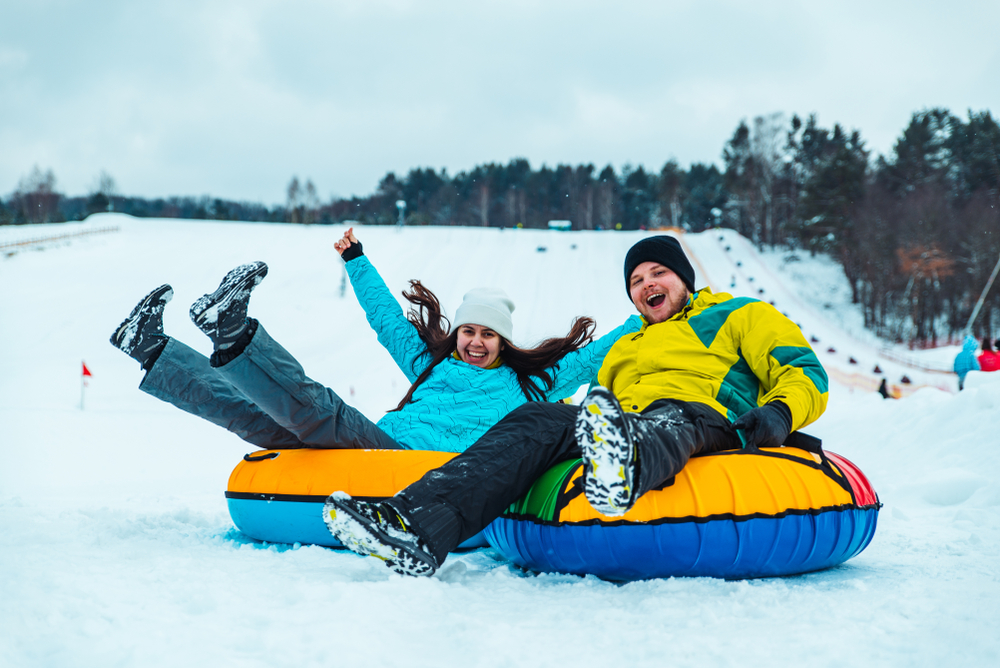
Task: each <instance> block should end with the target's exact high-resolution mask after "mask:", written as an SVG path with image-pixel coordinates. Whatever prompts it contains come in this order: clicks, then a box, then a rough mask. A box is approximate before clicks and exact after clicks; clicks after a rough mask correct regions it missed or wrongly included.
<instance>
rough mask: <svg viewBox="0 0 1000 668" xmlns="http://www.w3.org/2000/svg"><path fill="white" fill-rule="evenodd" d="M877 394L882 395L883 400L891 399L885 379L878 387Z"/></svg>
mask: <svg viewBox="0 0 1000 668" xmlns="http://www.w3.org/2000/svg"><path fill="white" fill-rule="evenodd" d="M878 393H879V394H881V395H882V398H883V399H892V398H893V397H892V395H891V394H890V393H889V383H887V382H886V380H885V378H883V379H882V382H881V383H879V385H878Z"/></svg>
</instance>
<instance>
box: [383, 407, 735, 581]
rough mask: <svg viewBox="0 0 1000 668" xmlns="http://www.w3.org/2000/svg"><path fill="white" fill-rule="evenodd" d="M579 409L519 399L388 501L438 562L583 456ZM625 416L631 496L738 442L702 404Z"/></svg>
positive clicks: (723, 422)
mask: <svg viewBox="0 0 1000 668" xmlns="http://www.w3.org/2000/svg"><path fill="white" fill-rule="evenodd" d="M580 410H581V409H580V407H579V406H570V405H566V404H556V403H527V404H524V405H522V406H520V407H518V408H517V409H515V410H514V411H512V412H511V413H510V414H508V415H507V416H506V417H505V418H503V419H502V420H500V422H498V423H497V424H495V425H494V426H493V427H492V428H491V429H490V430H489V431H487V432H486V433H485V434H483V436H482V437H481V438H480V439H479V440H478V441H476V442H475V443H474V444H473V445H472V446H471V447H470V448H469V449H468V450H466V451H465V452H463V453H462V454H460V455H458V456H457V457H455V458H454V459H452V460H451V461H449V462H448V463H447V464H445V465H444V466H441V467H440V468H437V469H434V470H433V471H429V472H427V473H426V474H425V475H424V476H423V477H422V478H421V479H420V480H418V481H417V482H415V483H413V484H412V485H410V486H409V487H407V488H406V489H404V490H402V491H401V492H399V493H398V494H397V495H396V496H395V497H393V498H392V499H390V503H391V504H392V505H394V506H397V507H398V508H399V509H401V510H403V511H404V512H405V513H406V515H407V516H408V517H409V518H410V520H411V521H412V522H413V524H414V525H415V529H416V531H417V533H418V534H419V535H420V536H421V537H423V538H424V540H425V541H426V542H427V544H428V546H429V547H430V549H431V551H432V552H433V553H434V556H435V557H437V559H438V562H439V563H440V562H442V561H443V560H444V558H445V557H446V556H447V554H448V552H450V551H452V550H453V549H455V548H456V547H457V546H458V545H459V544H460V543H461V542H462V541H465V540H467V539H469V538H471V537H472V536H474V535H475V534H477V533H478V532H480V531H482V530H483V529H484V528H485V527H486V525H488V524H489V523H490V522H492V521H493V520H494V519H496V518H497V517H499V516H500V514H501V513H502V512H503V511H504V510H505V509H506V508H507V507H508V506H509V505H510V504H511V503H513V502H514V501H515V500H517V499H518V498H519V497H520V496H521V495H523V494H524V493H525V492H526V491H528V488H530V487H531V485H532V484H533V483H534V482H535V481H536V480H537V479H538V478H539V477H540V476H541V475H542V474H543V473H545V471H547V470H548V469H550V468H551V467H552V466H554V465H556V464H558V463H559V462H563V461H566V460H569V459H576V458H579V457H581V456H582V450H581V448H580V446H579V445H578V444H577V442H576V436H575V432H576V418H577V415H578V413H579V411H580ZM627 419H628V420H629V421H630V427H631V431H632V434H633V437H634V443H635V447H636V450H637V461H638V467H637V478H638V482H637V483H635V484H636V493H637V496H636V498H638V496H641V495H642V494H644V493H646V492H648V491H649V490H652V489H656V488H658V487H660V486H661V485H662V484H663V483H664V482H665V481H667V480H668V479H670V478H671V477H673V476H674V475H676V474H677V472H678V471H680V470H681V469H682V468H684V465H685V464H687V462H688V459H689V458H690V457H691V455H694V454H698V453H702V452H718V451H719V450H731V449H736V448H740V447H741V446H742V443H741V441H740V439H739V436H738V435H737V433H736V430H735V429H733V427H732V425H731V424H730V423H729V421H728V420H726V419H725V418H724V417H723V416H722V415H720V414H719V413H718V412H717V411H715V410H713V409H711V408H709V407H708V406H706V405H704V404H698V403H688V402H683V401H676V400H671V399H661V400H659V401H656V402H654V403H653V404H651V405H650V406H649V407H648V408H647V409H646V410H645V411H643V413H642V414H628V417H627Z"/></svg>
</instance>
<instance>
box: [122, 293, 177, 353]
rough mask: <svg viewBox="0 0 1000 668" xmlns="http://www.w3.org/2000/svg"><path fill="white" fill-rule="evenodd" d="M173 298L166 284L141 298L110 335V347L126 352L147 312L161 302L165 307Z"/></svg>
mask: <svg viewBox="0 0 1000 668" xmlns="http://www.w3.org/2000/svg"><path fill="white" fill-rule="evenodd" d="M173 298H174V289H173V288H172V287H170V285H168V284H164V285H161V286H160V287H158V288H156V289H155V290H153V291H152V292H150V293H149V294H148V295H146V296H145V297H143V298H142V301H140V302H139V303H138V304H136V307H135V308H134V309H132V312H131V313H129V314H128V317H127V318H125V319H124V320H122V322H121V324H120V325H118V327H117V328H116V329H115V333H114V334H112V335H111V345H113V346H114V347H115V348H118V349H119V350H123V351H125V352H128V351H126V350H125V349H126V348H128V347H130V346H131V344H132V342H133V341H134V340H135V336H136V335H137V334H138V333H139V331H140V330H141V329H142V328H141V327H140V325H141V324H142V319H143V317H145V316H147V315H148V313H149V311H150V310H152V309H153V308H155V304H157V303H159V302H161V301H162V302H163V304H164V306H166V304H167V303H168V302H169V301H170V300H171V299H173Z"/></svg>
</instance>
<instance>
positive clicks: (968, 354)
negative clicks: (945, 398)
mask: <svg viewBox="0 0 1000 668" xmlns="http://www.w3.org/2000/svg"><path fill="white" fill-rule="evenodd" d="M978 346H979V344H978V343H976V339H974V338H973V337H972V336H971V335H967V336H966V337H965V341H963V342H962V352H960V353H958V355H956V356H955V364H954V367H953V368H954V369H955V373H957V374H958V391H959V392H961V391H962V390H963V389H964V388H965V377H966V375H968V373H969V372H970V371H979V362H977V361H976V348H977V347H978Z"/></svg>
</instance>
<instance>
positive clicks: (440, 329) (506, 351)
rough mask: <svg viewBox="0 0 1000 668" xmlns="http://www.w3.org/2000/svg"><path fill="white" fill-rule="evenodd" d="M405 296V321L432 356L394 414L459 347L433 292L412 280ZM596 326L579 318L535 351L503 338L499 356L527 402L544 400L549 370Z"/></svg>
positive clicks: (549, 382) (580, 344) (551, 383)
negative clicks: (568, 328) (560, 334)
mask: <svg viewBox="0 0 1000 668" xmlns="http://www.w3.org/2000/svg"><path fill="white" fill-rule="evenodd" d="M403 296H404V297H406V299H407V301H409V302H410V304H412V306H411V307H410V310H409V312H407V314H406V318H407V320H409V321H410V322H411V323H413V326H414V327H416V328H417V334H418V335H419V336H420V339H421V340H422V341H423V342H424V345H426V346H427V353H426V354H427V355H429V356H430V364H428V365H427V368H425V369H424V370H423V372H422V373H421V374H420V375H419V376H417V379H416V380H415V381H413V384H412V385H410V389H409V391H408V392H407V393H406V396H404V397H403V399H402V401H400V402H399V405H398V406H396V408H394V409H393V410H394V411H398V410H401V409H402V408H403V406H405V405H406V404H408V403H410V400H411V399H413V392H414V390H416V389H417V388H418V387H420V384H421V383H423V382H424V381H425V380H427V377H428V376H430V375H431V372H432V371H433V370H434V367H436V366H437V365H438V364H440V363H441V362H443V361H444V360H445V359H446V358H447V357H448V356H449V355H451V354H452V353H453V352H455V349H456V348H457V347H458V331H457V330H456V331H454V332H451V333H450V334H449V330H450V329H451V322H450V321H449V320H448V318H446V317H445V315H444V314H443V313H442V312H441V302H439V301H438V298H437V296H436V295H435V294H434V293H433V292H431V291H430V290H428V289H427V288H426V287H424V285H423V284H422V283H421V282H420V281H416V280H412V281H410V289H409V290H406V291H404V292H403ZM595 326H596V323H595V322H594V320H593V318H587V317H585V316H584V317H579V318H577V319H576V320H574V321H573V326H572V327H570V330H569V333H568V334H566V336H563V337H559V338H551V339H546V340H544V341H542V342H541V343H540V344H538V345H537V346H535V347H534V348H527V349H525V348H518V347H517V346H515V345H513V344H512V343H511V342H510V341H507V340H506V339H504V338H503V337H501V340H502V341H503V350H502V351H501V353H500V356H501V357H502V358H503V362H504V364H506V365H507V366H509V367H510V368H511V370H512V371H513V372H514V374H515V375H516V376H517V382H518V384H519V385H520V386H521V391H522V392H524V396H525V397H526V398H527V399H528V401H542V400H544V399H545V393H546V392H548V391H549V390H551V389H552V387H553V386H554V384H555V379H554V378H553V377H552V373H551V372H550V371H549V368H550V367H553V366H555V365H556V364H557V363H558V362H559V360H561V359H562V358H563V357H565V356H566V355H567V354H569V353H571V352H573V351H574V350H579V349H580V348H582V347H583V346H584V345H586V344H587V343H589V342H590V341H591V340H593V338H594V327H595ZM539 381H540V382H541V385H539ZM543 388H544V389H543Z"/></svg>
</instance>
